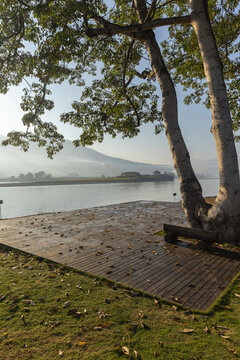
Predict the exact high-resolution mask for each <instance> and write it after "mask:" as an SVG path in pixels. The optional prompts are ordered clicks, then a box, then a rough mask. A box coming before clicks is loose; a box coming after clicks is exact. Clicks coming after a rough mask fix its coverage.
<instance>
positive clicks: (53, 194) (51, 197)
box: [0, 179, 219, 218]
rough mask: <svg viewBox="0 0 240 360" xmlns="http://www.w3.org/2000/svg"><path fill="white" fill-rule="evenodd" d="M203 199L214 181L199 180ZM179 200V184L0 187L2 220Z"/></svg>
mask: <svg viewBox="0 0 240 360" xmlns="http://www.w3.org/2000/svg"><path fill="white" fill-rule="evenodd" d="M200 183H201V185H202V188H203V193H204V196H211V195H216V194H217V190H218V184H219V180H218V179H206V180H200ZM173 193H177V195H176V197H175V201H179V200H180V193H179V182H178V180H177V179H175V180H174V181H166V182H141V183H114V184H112V183H105V184H79V185H49V186H48V185H47V186H23V187H3V188H0V199H1V200H3V204H2V205H1V212H2V218H12V217H18V216H25V215H32V214H39V213H46V212H57V211H67V210H76V209H83V208H88V207H93V206H101V205H110V204H116V203H121V202H127V201H136V200H156V201H174V198H173Z"/></svg>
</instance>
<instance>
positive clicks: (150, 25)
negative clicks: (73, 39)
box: [86, 15, 191, 37]
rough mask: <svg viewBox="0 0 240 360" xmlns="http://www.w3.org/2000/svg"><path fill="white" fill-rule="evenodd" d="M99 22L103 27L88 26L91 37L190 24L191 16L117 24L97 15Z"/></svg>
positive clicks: (126, 33) (87, 31) (134, 32)
mask: <svg viewBox="0 0 240 360" xmlns="http://www.w3.org/2000/svg"><path fill="white" fill-rule="evenodd" d="M94 20H96V21H97V22H98V23H100V24H101V25H103V26H104V27H103V28H88V29H87V30H86V35H87V36H89V37H96V36H99V35H107V36H113V35H116V34H122V35H130V36H131V35H133V36H134V34H137V33H141V32H143V31H147V30H150V29H154V28H156V27H160V26H167V25H178V24H190V22H191V18H190V15H186V16H178V17H174V18H163V19H155V20H151V21H147V22H145V23H143V24H132V25H125V26H121V25H117V24H113V23H111V22H109V21H107V20H105V19H103V18H101V17H95V18H94Z"/></svg>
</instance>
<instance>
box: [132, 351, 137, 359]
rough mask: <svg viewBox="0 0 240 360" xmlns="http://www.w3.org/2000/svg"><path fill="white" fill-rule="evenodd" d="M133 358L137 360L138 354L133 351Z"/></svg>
mask: <svg viewBox="0 0 240 360" xmlns="http://www.w3.org/2000/svg"><path fill="white" fill-rule="evenodd" d="M133 356H134V358H135V359H138V353H137V351H136V350H133Z"/></svg>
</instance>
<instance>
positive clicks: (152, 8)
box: [144, 0, 157, 23]
mask: <svg viewBox="0 0 240 360" xmlns="http://www.w3.org/2000/svg"><path fill="white" fill-rule="evenodd" d="M156 3H157V0H153V1H152V4H151V6H150V8H149V9H148V13H147V15H146V17H145V20H144V23H145V22H147V21H148V20H149V19H151V16H152V13H153V14H154V12H155V9H156Z"/></svg>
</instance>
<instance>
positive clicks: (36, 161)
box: [0, 136, 173, 177]
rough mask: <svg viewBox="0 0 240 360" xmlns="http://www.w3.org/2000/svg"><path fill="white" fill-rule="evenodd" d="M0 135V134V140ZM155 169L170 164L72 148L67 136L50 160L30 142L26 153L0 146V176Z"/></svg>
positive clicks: (146, 171)
mask: <svg viewBox="0 0 240 360" xmlns="http://www.w3.org/2000/svg"><path fill="white" fill-rule="evenodd" d="M3 139H4V137H3V136H0V141H2V140H3ZM155 170H158V171H161V172H164V171H173V167H172V166H170V165H153V164H146V163H138V162H133V161H128V160H123V159H119V158H115V157H110V156H106V155H103V154H101V153H100V152H97V151H95V150H93V149H90V148H87V147H78V148H75V147H74V145H73V144H72V142H71V141H69V140H66V141H65V143H64V148H63V150H62V151H60V152H59V153H58V154H56V155H55V156H54V159H53V160H51V159H48V158H47V155H46V151H45V150H44V149H43V148H39V147H38V146H37V145H36V144H31V146H30V149H29V151H28V152H26V153H25V152H23V151H21V150H20V149H19V148H16V147H13V146H7V147H5V146H0V177H7V176H13V175H14V176H16V175H18V174H20V173H23V174H25V173H27V172H32V173H36V172H38V171H45V172H46V173H51V174H52V175H53V176H68V175H69V174H77V175H78V176H80V177H88V176H89V177H91V176H102V175H105V176H117V175H120V174H121V173H122V172H126V171H138V172H140V173H141V174H151V173H153V171H155Z"/></svg>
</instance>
